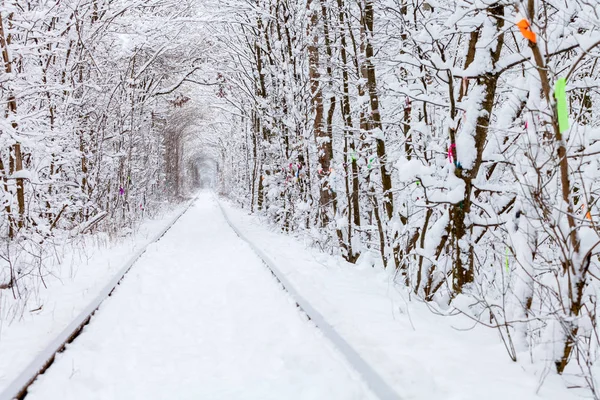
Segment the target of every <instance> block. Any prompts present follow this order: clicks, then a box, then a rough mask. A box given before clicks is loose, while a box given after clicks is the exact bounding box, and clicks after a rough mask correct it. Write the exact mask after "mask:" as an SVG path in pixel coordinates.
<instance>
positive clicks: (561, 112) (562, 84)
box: [554, 78, 569, 133]
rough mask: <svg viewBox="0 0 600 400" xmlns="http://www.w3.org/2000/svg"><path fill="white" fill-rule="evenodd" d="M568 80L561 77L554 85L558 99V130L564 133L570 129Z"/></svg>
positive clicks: (555, 96)
mask: <svg viewBox="0 0 600 400" xmlns="http://www.w3.org/2000/svg"><path fill="white" fill-rule="evenodd" d="M566 88H567V80H566V79H565V78H560V79H559V80H557V81H556V85H555V86H554V98H555V99H556V114H557V117H558V130H559V131H560V133H563V132H564V131H566V130H567V129H569V108H568V105H567V91H566Z"/></svg>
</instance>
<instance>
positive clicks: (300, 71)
mask: <svg viewBox="0 0 600 400" xmlns="http://www.w3.org/2000/svg"><path fill="white" fill-rule="evenodd" d="M221 7H223V9H224V10H226V12H227V15H228V16H229V22H228V23H226V24H224V25H223V26H220V27H219V32H218V34H219V37H220V38H221V41H222V42H223V43H224V44H225V48H226V49H227V51H228V55H229V60H230V61H229V62H228V63H227V65H225V70H224V78H223V80H224V81H223V85H222V89H223V92H222V97H223V98H224V99H225V100H227V101H228V102H229V104H230V107H231V109H232V110H235V117H232V121H233V122H232V126H234V129H233V130H232V132H231V135H228V136H227V139H224V140H226V141H227V142H228V145H227V146H228V149H229V151H228V153H224V154H223V155H222V160H221V179H222V183H221V190H222V191H223V192H224V193H227V194H228V195H230V196H232V197H235V198H237V199H240V200H242V201H243V202H244V203H245V204H246V206H247V207H248V208H249V209H250V210H252V211H256V212H260V213H261V214H263V215H265V216H268V218H269V219H270V220H272V221H273V222H275V223H277V224H278V225H279V226H280V227H281V228H282V229H283V230H285V231H303V232H306V233H307V234H309V235H310V236H311V237H312V238H314V241H315V242H316V243H318V244H319V245H320V246H321V247H323V248H325V249H328V250H330V251H332V252H334V253H338V254H340V255H342V256H343V257H344V258H345V259H346V260H348V261H350V262H357V260H359V259H360V257H361V255H367V254H369V253H373V252H376V253H377V254H378V255H379V256H380V257H379V258H380V259H381V262H382V263H383V265H384V266H386V267H387V268H393V269H395V271H397V275H396V276H397V278H398V283H400V284H402V285H405V286H406V287H407V288H408V290H410V291H411V292H413V293H414V294H415V295H416V296H418V297H419V298H421V299H424V300H426V301H428V302H431V303H430V304H432V307H433V306H435V307H436V308H438V309H440V310H458V311H460V312H462V313H465V314H467V315H469V316H470V317H471V318H473V319H474V320H477V321H479V322H480V323H482V324H486V325H488V326H490V327H494V328H496V329H497V330H498V332H499V334H500V335H501V337H502V339H503V340H504V343H505V344H506V348H507V351H508V353H509V355H510V357H511V358H512V359H513V360H517V358H518V357H531V358H532V359H533V360H534V361H539V360H543V361H542V362H543V363H547V364H550V365H551V366H552V368H553V369H554V370H555V371H557V372H558V373H559V374H563V373H565V374H566V375H568V379H569V380H570V381H575V382H570V383H571V384H574V385H583V386H587V387H588V388H589V389H590V390H591V392H592V394H593V395H594V396H595V398H600V394H599V393H598V392H597V387H596V381H595V379H596V377H595V375H594V373H593V372H594V368H595V367H594V363H595V362H596V360H597V357H598V344H599V340H598V332H597V323H598V317H597V311H598V308H597V293H598V289H599V288H600V287H599V285H598V277H600V271H599V270H598V266H599V264H598V263H599V261H600V260H599V258H598V252H599V251H600V247H599V246H598V244H599V243H600V236H599V235H598V229H597V226H596V222H597V221H598V218H599V217H600V213H599V212H598V207H597V200H598V198H599V197H598V196H599V195H600V193H598V190H599V189H600V180H599V177H600V174H599V173H598V171H599V167H600V165H599V164H598V150H597V147H598V146H599V145H600V141H599V140H600V116H599V114H598V109H599V108H598V107H599V106H598V104H599V102H600V97H599V84H600V68H598V65H597V64H598V58H599V56H600V41H599V39H598V38H599V37H600V6H599V5H598V3H597V2H593V1H592V2H590V1H586V0H573V1H568V2H565V1H561V0H526V1H507V0H500V1H495V0H484V1H476V2H468V1H458V0H436V1H422V0H389V1H375V0H252V1H250V0H249V1H246V2H239V1H233V0H229V1H228V2H227V3H226V4H222V5H221ZM231 19H233V21H231ZM561 78H564V79H566V103H567V107H568V109H569V119H568V123H569V124H570V126H569V127H566V125H565V123H564V121H560V122H559V119H560V118H559V116H561V113H562V105H561V102H564V98H563V96H562V95H561V91H562V90H561V88H560V79H561ZM557 83H558V84H557ZM557 103H559V104H558V106H557ZM561 118H562V117H561ZM232 152H233V153H235V155H232V154H231V153H232ZM449 305H450V308H448V306H449ZM443 312H451V311H443Z"/></svg>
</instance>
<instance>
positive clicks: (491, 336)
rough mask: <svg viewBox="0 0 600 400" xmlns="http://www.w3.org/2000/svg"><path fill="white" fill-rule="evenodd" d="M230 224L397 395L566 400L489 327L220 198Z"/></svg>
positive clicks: (557, 385)
mask: <svg viewBox="0 0 600 400" xmlns="http://www.w3.org/2000/svg"><path fill="white" fill-rule="evenodd" d="M223 205H224V208H225V209H226V212H227V215H228V216H229V218H230V219H231V220H232V222H233V223H234V224H235V225H236V227H237V228H238V229H239V230H240V231H241V232H242V233H243V234H244V235H245V236H246V237H247V238H250V240H251V241H252V242H253V244H254V245H256V246H257V247H259V248H260V249H261V250H262V251H263V252H264V253H265V254H266V255H267V256H268V257H269V258H270V259H271V260H273V261H274V262H275V263H276V264H277V266H278V268H279V269H280V271H281V272H283V273H284V274H285V276H286V277H287V279H288V280H289V281H290V283H291V284H292V285H293V286H294V288H295V289H296V290H297V291H298V292H299V293H300V295H302V296H303V297H304V298H306V299H308V300H309V301H310V302H311V304H312V305H313V307H315V308H316V309H317V310H318V311H319V312H320V313H321V314H323V316H324V317H325V319H326V320H327V321H328V322H329V323H330V324H331V325H333V326H334V328H335V329H336V330H337V331H338V333H340V334H341V335H342V336H343V337H344V339H346V341H347V342H349V343H350V345H351V346H353V347H354V348H355V349H356V350H357V351H358V352H359V353H360V354H361V355H362V357H363V358H364V359H365V360H366V361H367V362H368V363H369V364H370V365H371V366H372V367H373V368H374V369H375V370H376V371H377V372H378V373H379V374H380V375H381V376H382V377H383V378H384V379H385V380H386V381H387V383H388V384H389V385H392V386H393V388H394V389H395V390H396V391H397V393H398V394H399V396H400V397H401V398H402V399H404V400H432V399H440V400H481V399H486V400H496V399H497V400H506V399H515V400H516V399H518V400H534V399H545V400H559V399H560V400H567V399H580V398H581V397H579V395H581V394H582V393H581V392H579V393H577V392H575V391H574V390H569V389H567V388H566V387H565V384H564V383H563V381H562V380H561V379H560V377H558V376H557V375H556V374H555V372H554V366H553V363H552V361H551V360H548V364H547V365H540V364H536V365H532V364H531V363H529V362H528V357H527V354H519V356H520V359H519V360H518V361H519V362H518V363H514V362H512V361H511V360H510V359H509V357H508V355H507V354H506V351H505V350H504V347H503V345H502V342H501V341H500V338H499V336H498V335H497V334H496V331H494V330H491V329H489V328H485V327H482V326H473V323H472V322H471V321H470V320H468V319H467V318H463V317H442V316H439V315H435V314H433V313H432V312H431V311H430V310H429V309H428V308H427V306H426V305H425V304H423V303H420V302H418V301H416V300H414V299H413V301H408V295H407V294H406V292H405V291H404V290H403V289H402V288H400V287H398V286H397V285H395V284H393V283H392V281H393V279H392V276H390V274H389V273H387V272H384V271H381V270H376V269H373V268H371V267H370V266H365V265H362V266H361V265H352V264H349V263H346V262H344V260H342V259H340V258H339V257H332V256H329V255H326V254H323V253H321V252H319V251H317V250H315V249H312V248H307V247H308V246H306V245H304V244H303V243H302V242H300V241H299V240H298V239H296V238H294V237H291V236H288V235H284V234H281V233H276V232H273V231H271V230H270V229H268V228H267V227H265V225H264V224H263V223H262V222H261V221H260V220H259V218H257V217H256V216H252V215H248V213H247V211H245V210H241V209H239V208H237V207H235V206H232V205H231V204H228V203H226V202H223Z"/></svg>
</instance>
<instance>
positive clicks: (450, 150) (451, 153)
mask: <svg viewBox="0 0 600 400" xmlns="http://www.w3.org/2000/svg"><path fill="white" fill-rule="evenodd" d="M455 160H456V143H452V144H451V145H450V147H448V161H450V163H454V162H455Z"/></svg>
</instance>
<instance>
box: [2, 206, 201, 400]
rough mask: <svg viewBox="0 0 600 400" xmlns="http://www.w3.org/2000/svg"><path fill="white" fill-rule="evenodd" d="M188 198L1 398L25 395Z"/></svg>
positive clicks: (177, 217)
mask: <svg viewBox="0 0 600 400" xmlns="http://www.w3.org/2000/svg"><path fill="white" fill-rule="evenodd" d="M195 200H196V198H194V199H193V200H190V201H189V203H188V204H187V205H186V206H185V207H184V208H183V209H182V210H181V212H179V213H178V214H177V215H176V216H175V217H174V218H173V219H172V220H171V221H170V222H169V223H168V224H167V225H166V226H165V228H163V229H162V230H161V231H160V232H159V233H158V234H156V235H155V236H154V237H153V238H151V239H150V240H149V241H148V242H147V243H146V244H145V245H144V246H142V248H140V249H139V250H138V251H137V252H136V253H134V254H133V256H131V258H129V260H128V261H127V262H126V263H125V264H124V265H123V267H122V268H121V269H120V270H119V271H118V272H117V274H115V276H114V277H113V278H112V279H111V280H110V281H109V282H108V283H107V284H106V285H105V286H104V288H103V289H102V290H101V291H100V293H98V296H96V298H94V300H93V301H91V302H90V304H89V305H88V306H87V307H86V308H84V309H83V310H82V311H81V312H80V313H79V314H78V315H77V317H76V318H75V319H73V321H71V323H70V324H69V325H68V326H67V327H66V328H64V329H63V330H62V331H61V333H60V334H59V335H58V336H56V337H55V338H54V339H53V340H52V341H51V342H50V343H49V344H48V345H47V346H46V347H45V348H44V350H43V351H41V352H40V353H39V354H38V355H37V356H36V357H35V358H34V359H33V360H32V361H31V362H30V363H29V364H28V365H27V367H26V368H25V369H24V370H23V371H22V372H21V373H20V374H19V375H18V376H17V377H16V378H15V379H14V380H13V381H12V382H11V383H10V384H9V385H8V386H7V387H6V388H5V389H4V390H3V391H2V392H1V393H0V400H15V399H17V400H22V399H23V398H25V396H26V395H27V389H28V388H29V387H30V386H31V384H32V383H33V382H34V381H35V380H36V379H37V377H38V376H39V375H40V374H43V373H44V372H45V371H46V370H47V369H48V368H49V367H50V366H51V365H52V363H53V362H54V359H55V357H56V354H57V353H60V352H62V351H63V350H64V349H65V346H66V345H68V344H69V343H71V342H73V340H75V338H77V336H79V334H80V333H81V331H82V330H83V328H84V327H85V326H86V325H87V324H89V322H90V319H91V318H92V316H93V315H94V313H95V312H96V311H97V310H98V308H100V305H101V304H102V302H103V301H104V300H106V299H107V298H108V297H109V296H111V295H112V293H113V291H114V290H115V289H116V288H117V286H118V285H119V284H120V283H121V281H122V280H123V278H124V277H125V275H126V274H127V273H128V272H129V270H130V269H131V267H133V265H134V264H135V262H136V261H137V260H138V259H139V258H140V257H141V256H142V255H143V254H144V253H145V252H146V250H147V249H148V246H150V245H151V244H153V243H156V242H158V241H159V240H160V239H161V238H162V237H163V236H164V235H165V234H166V233H167V231H168V230H169V229H171V228H172V227H173V225H175V223H176V222H177V221H178V220H179V219H180V218H181V217H182V216H183V214H185V213H186V211H187V210H189V208H190V207H191V206H192V204H194V201H195Z"/></svg>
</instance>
